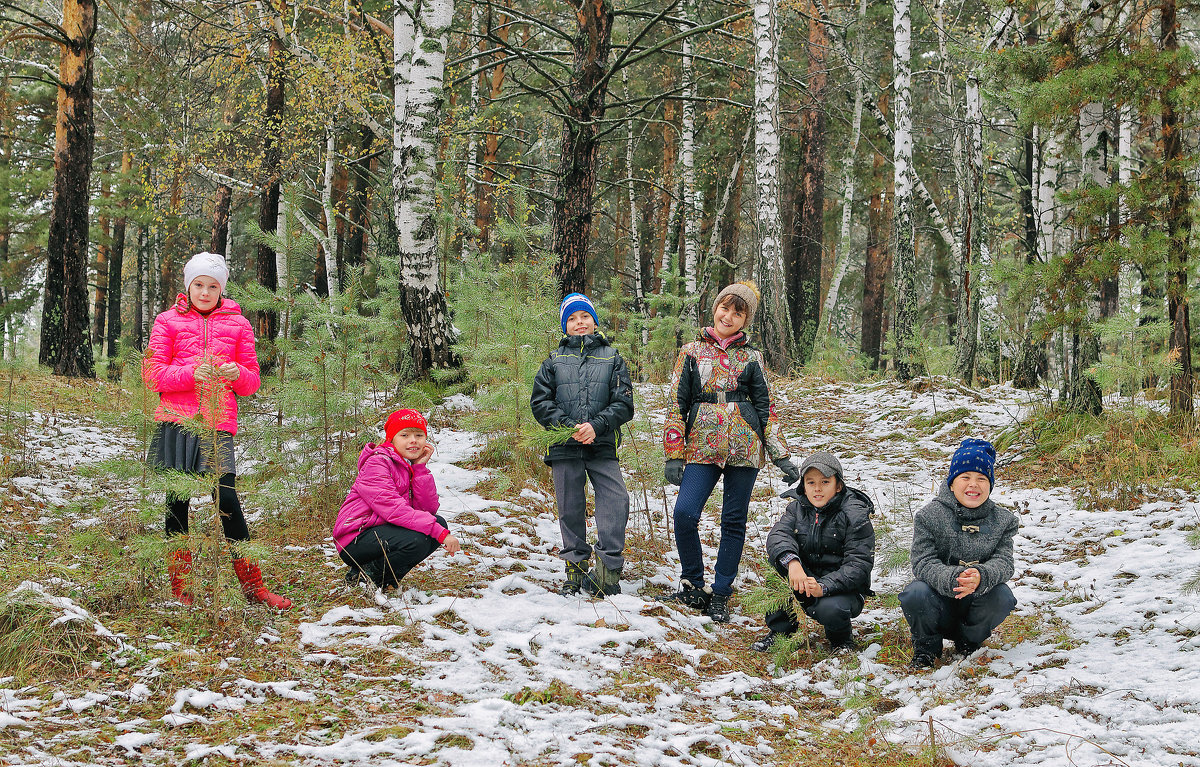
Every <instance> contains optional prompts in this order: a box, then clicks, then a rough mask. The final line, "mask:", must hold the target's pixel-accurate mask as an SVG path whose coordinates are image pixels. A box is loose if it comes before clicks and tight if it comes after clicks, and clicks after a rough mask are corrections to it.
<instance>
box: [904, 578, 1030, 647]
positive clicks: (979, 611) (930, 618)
mask: <svg viewBox="0 0 1200 767" xmlns="http://www.w3.org/2000/svg"><path fill="white" fill-rule="evenodd" d="M1016 606H1017V598H1016V597H1014V596H1013V593H1012V590H1011V589H1009V587H1008V585H1007V584H1004V583H1001V584H998V585H997V586H995V587H994V588H992V590H991V591H989V592H987V593H986V594H972V595H970V596H968V597H963V598H962V599H955V598H954V597H947V596H943V595H941V594H939V593H937V592H936V591H934V590H933V589H932V588H930V586H929V584H927V583H925V582H924V581H913V582H912V583H910V584H908V586H906V587H905V588H904V591H901V592H900V608H901V609H902V610H903V611H904V619H905V620H906V621H908V625H909V628H911V629H912V643H913V652H926V653H929V654H930V655H933V656H934V657H936V656H938V655H941V654H942V639H943V638H946V639H951V640H953V641H955V642H966V643H968V644H973V645H981V644H983V643H984V642H985V641H987V638H988V637H989V636H991V635H992V630H993V629H995V628H996V627H997V626H999V625H1000V623H1001V622H1002V621H1003V620H1004V619H1005V618H1006V617H1008V614H1009V613H1011V612H1012V611H1013V608H1014V607H1016Z"/></svg>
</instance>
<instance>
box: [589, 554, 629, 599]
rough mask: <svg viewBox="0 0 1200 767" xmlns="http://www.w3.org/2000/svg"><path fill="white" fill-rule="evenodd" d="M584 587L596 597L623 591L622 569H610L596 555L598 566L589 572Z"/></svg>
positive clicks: (608, 595)
mask: <svg viewBox="0 0 1200 767" xmlns="http://www.w3.org/2000/svg"><path fill="white" fill-rule="evenodd" d="M583 587H584V588H585V589H587V592H588V593H589V594H591V595H592V596H594V597H598V598H600V599H604V598H605V597H611V596H612V595H613V594H620V593H621V570H620V569H616V570H610V569H608V567H607V566H606V565H605V564H604V563H603V562H601V561H600V558H599V557H596V566H595V567H594V568H592V571H591V572H590V573H588V574H587V578H586V579H585V580H584V582H583Z"/></svg>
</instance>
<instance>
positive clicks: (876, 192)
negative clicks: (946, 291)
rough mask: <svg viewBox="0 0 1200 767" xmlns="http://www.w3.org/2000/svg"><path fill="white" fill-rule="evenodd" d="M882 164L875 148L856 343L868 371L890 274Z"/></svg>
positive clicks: (885, 105) (876, 361) (890, 197)
mask: <svg viewBox="0 0 1200 767" xmlns="http://www.w3.org/2000/svg"><path fill="white" fill-rule="evenodd" d="M887 63H888V62H886V61H885V62H884V67H883V68H884V73H881V74H880V75H879V80H880V90H881V91H882V93H883V94H884V95H883V96H882V97H881V98H880V99H879V104H878V108H879V111H880V113H882V114H883V115H884V116H885V117H886V115H887V113H888V111H889V107H890V102H889V100H888V98H887V93H888V90H887V87H886V86H888V85H890V84H891V79H890V78H889V77H888V75H887V69H888V66H887ZM885 122H886V120H885ZM886 166H887V158H886V157H884V155H883V152H881V151H880V148H879V147H876V148H875V150H874V151H873V152H872V159H871V179H872V182H871V183H872V189H871V197H870V201H869V202H868V204H867V248H866V251H867V252H866V263H865V265H864V266H863V300H862V336H861V339H860V343H859V349H860V350H861V351H862V353H863V355H864V356H866V358H867V359H868V360H869V362H870V366H871V369H872V370H879V368H880V363H881V360H882V356H883V344H884V338H885V335H886V334H885V332H884V317H885V316H886V315H885V313H884V304H885V298H886V296H887V286H888V285H889V284H891V274H892V251H891V248H889V247H888V240H889V239H890V237H891V231H890V229H889V227H888V224H889V222H891V220H892V210H891V206H892V203H893V201H894V199H895V194H893V190H892V189H890V188H888V182H889V180H891V179H892V178H893V177H892V176H891V174H889V173H887V169H886Z"/></svg>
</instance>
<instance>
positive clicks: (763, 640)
mask: <svg viewBox="0 0 1200 767" xmlns="http://www.w3.org/2000/svg"><path fill="white" fill-rule="evenodd" d="M779 636H781V635H780V634H779V633H778V632H775V631H768V632H767V633H765V634H763V635H762V636H760V637H759V638H758V639H755V640H754V641H753V642H751V643H750V649H751V650H754V651H755V652H770V651H771V648H772V647H774V646H775V640H776V638H778V637H779Z"/></svg>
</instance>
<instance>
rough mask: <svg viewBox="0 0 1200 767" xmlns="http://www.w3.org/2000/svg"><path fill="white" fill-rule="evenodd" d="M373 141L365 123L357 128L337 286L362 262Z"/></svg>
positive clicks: (343, 283) (368, 221)
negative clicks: (345, 228) (356, 142)
mask: <svg viewBox="0 0 1200 767" xmlns="http://www.w3.org/2000/svg"><path fill="white" fill-rule="evenodd" d="M374 143H375V134H374V133H372V132H371V129H370V128H369V127H367V126H365V125H363V126H360V127H359V129H358V157H357V158H356V159H355V160H354V161H353V162H351V163H350V175H351V177H352V178H353V181H352V183H351V186H350V194H349V198H350V199H349V200H347V212H346V219H347V226H348V227H349V235H348V236H347V238H346V249H345V254H344V256H343V263H342V266H343V267H344V268H342V269H339V270H338V278H339V279H340V280H341V285H339V287H340V288H341V289H342V291H345V290H346V274H347V273H349V272H350V271H352V270H355V269H358V268H360V267H361V266H362V265H363V260H364V255H363V254H364V253H365V252H366V247H367V229H368V228H369V227H370V224H371V208H370V206H369V205H368V199H367V198H368V196H369V189H370V183H371V158H370V155H371V147H372V146H373V145H374Z"/></svg>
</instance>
